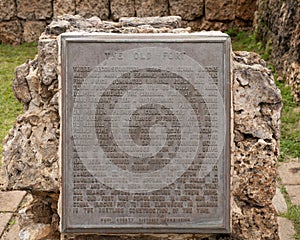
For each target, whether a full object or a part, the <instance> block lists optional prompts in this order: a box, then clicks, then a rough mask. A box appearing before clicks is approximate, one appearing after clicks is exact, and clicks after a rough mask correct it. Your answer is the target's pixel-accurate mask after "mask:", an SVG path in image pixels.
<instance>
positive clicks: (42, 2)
mask: <svg viewBox="0 0 300 240" xmlns="http://www.w3.org/2000/svg"><path fill="white" fill-rule="evenodd" d="M17 16H18V17H19V18H21V19H26V20H45V19H49V18H51V17H52V1H51V0H17Z"/></svg>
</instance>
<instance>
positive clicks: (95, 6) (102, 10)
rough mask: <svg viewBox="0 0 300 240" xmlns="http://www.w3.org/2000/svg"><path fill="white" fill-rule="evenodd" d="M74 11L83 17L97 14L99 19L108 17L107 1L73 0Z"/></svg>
mask: <svg viewBox="0 0 300 240" xmlns="http://www.w3.org/2000/svg"><path fill="white" fill-rule="evenodd" d="M75 13H76V14H79V15H81V16H83V17H93V16H99V17H100V18H101V19H108V17H109V1H108V0H98V1H90V0H75Z"/></svg>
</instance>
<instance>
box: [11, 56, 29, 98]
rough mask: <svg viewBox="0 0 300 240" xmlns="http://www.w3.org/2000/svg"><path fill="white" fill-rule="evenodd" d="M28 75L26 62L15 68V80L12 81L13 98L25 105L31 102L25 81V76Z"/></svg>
mask: <svg viewBox="0 0 300 240" xmlns="http://www.w3.org/2000/svg"><path fill="white" fill-rule="evenodd" d="M28 73H29V64H28V61H27V62H25V63H23V64H22V65H20V66H18V67H16V70H15V78H14V81H13V91H14V94H15V97H16V98H17V99H18V100H19V101H20V102H22V103H24V104H27V103H29V101H30V100H31V95H30V92H29V88H28V83H27V81H26V78H25V77H26V76H27V75H28Z"/></svg>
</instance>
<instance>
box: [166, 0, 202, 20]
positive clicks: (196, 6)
mask: <svg viewBox="0 0 300 240" xmlns="http://www.w3.org/2000/svg"><path fill="white" fill-rule="evenodd" d="M169 3H170V14H171V15H174V16H180V17H182V19H183V20H194V19H195V18H197V17H201V16H202V15H203V14H204V1H203V0H200V1H199V0H191V1H185V0H170V1H169Z"/></svg>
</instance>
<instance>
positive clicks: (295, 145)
mask: <svg viewBox="0 0 300 240" xmlns="http://www.w3.org/2000/svg"><path fill="white" fill-rule="evenodd" d="M276 84H277V86H278V87H279V88H280V90H281V95H282V99H283V109H282V116H281V138H280V149H281V159H280V160H281V161H287V160H289V159H291V158H300V107H299V106H297V104H296V103H295V102H293V97H292V94H291V89H290V88H289V87H287V86H285V84H284V83H282V82H276Z"/></svg>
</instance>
